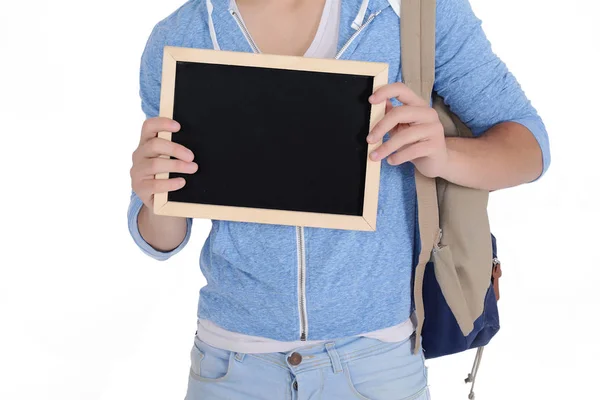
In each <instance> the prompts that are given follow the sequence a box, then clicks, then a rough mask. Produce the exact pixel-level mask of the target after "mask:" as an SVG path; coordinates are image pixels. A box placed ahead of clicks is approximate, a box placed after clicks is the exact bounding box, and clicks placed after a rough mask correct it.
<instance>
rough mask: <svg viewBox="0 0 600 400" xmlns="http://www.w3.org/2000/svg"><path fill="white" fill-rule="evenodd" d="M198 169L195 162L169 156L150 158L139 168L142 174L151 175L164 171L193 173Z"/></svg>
mask: <svg viewBox="0 0 600 400" xmlns="http://www.w3.org/2000/svg"><path fill="white" fill-rule="evenodd" d="M197 170H198V164H196V163H195V162H185V161H181V160H177V159H169V158H162V157H157V158H150V159H148V160H147V161H146V162H145V163H144V164H143V166H142V167H141V168H140V174H142V176H152V175H156V174H161V173H164V172H169V173H170V172H178V173H182V174H193V173H194V172H196V171H197Z"/></svg>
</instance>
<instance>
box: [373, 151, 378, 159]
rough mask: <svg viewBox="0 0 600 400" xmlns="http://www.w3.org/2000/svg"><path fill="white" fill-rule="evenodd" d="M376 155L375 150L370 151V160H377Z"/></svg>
mask: <svg viewBox="0 0 600 400" xmlns="http://www.w3.org/2000/svg"><path fill="white" fill-rule="evenodd" d="M378 156H379V155H378V154H377V152H376V151H374V152H372V153H371V160H373V161H377V157H378Z"/></svg>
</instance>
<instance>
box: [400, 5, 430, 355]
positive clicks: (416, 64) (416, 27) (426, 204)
mask: <svg viewBox="0 0 600 400" xmlns="http://www.w3.org/2000/svg"><path fill="white" fill-rule="evenodd" d="M401 1H402V5H401V7H402V9H401V12H400V15H401V23H400V37H401V52H400V54H401V57H402V79H403V81H404V83H405V84H406V85H407V86H408V87H409V88H410V89H411V90H412V91H414V92H415V93H417V94H418V95H419V96H421V97H422V98H423V99H425V100H427V101H429V100H430V99H431V93H432V91H433V82H434V79H435V12H436V0H401ZM415 183H416V187H417V206H418V218H419V232H420V238H421V253H420V254H419V261H418V264H417V267H416V270H415V277H414V299H415V313H416V317H417V332H416V341H415V353H417V352H418V351H419V349H420V345H421V331H422V329H423V321H424V319H425V312H424V309H423V278H424V275H425V266H426V265H427V263H428V262H429V260H430V258H431V252H432V250H433V248H434V246H435V245H436V244H437V243H438V242H439V239H440V238H439V235H440V222H439V214H438V201H437V192H436V184H435V179H431V178H427V177H425V176H424V175H422V174H421V173H420V172H419V171H417V170H416V169H415Z"/></svg>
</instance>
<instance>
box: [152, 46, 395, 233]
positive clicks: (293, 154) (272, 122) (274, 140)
mask: <svg viewBox="0 0 600 400" xmlns="http://www.w3.org/2000/svg"><path fill="white" fill-rule="evenodd" d="M386 82H387V64H382V63H368V62H355V61H339V60H320V59H309V58H303V57H289V56H273V55H264V54H249V53H234V52H224V51H214V50H200V49H190V48H182V47H170V46H167V47H165V50H164V58H163V78H162V83H161V107H160V115H161V116H165V117H168V118H173V119H174V120H176V121H178V122H179V123H180V125H181V129H180V131H179V132H177V133H174V134H171V133H168V132H161V133H160V134H159V136H160V137H164V138H167V139H169V140H172V141H173V142H177V143H180V144H182V145H183V146H185V147H187V148H189V149H190V150H192V151H193V152H194V155H195V159H194V160H195V162H196V163H197V164H198V166H199V168H198V171H197V172H196V173H194V174H191V175H190V174H178V173H171V174H158V175H157V176H156V178H157V179H167V178H174V177H179V176H181V177H184V178H185V179H186V185H185V186H184V187H183V188H182V189H180V190H177V191H172V192H168V193H161V194H157V195H155V203H154V211H155V213H157V214H161V215H176V216H186V217H195V218H211V219H223V220H233V221H244V222H259V223H271V224H282V225H300V226H312V227H324V228H336V229H356V230H374V229H375V227H376V215H377V195H378V190H379V170H380V163H379V162H373V161H371V160H370V159H369V157H368V154H369V153H370V151H371V149H372V148H373V147H374V146H376V145H378V144H368V143H367V142H366V136H367V134H368V133H369V131H370V129H371V128H372V127H373V126H374V124H375V123H377V121H379V120H380V119H381V118H382V117H383V114H384V107H385V106H384V105H376V106H372V105H371V104H370V103H369V102H368V98H369V96H370V95H371V94H372V93H373V91H374V89H376V88H377V87H378V86H381V85H383V84H385V83H386Z"/></svg>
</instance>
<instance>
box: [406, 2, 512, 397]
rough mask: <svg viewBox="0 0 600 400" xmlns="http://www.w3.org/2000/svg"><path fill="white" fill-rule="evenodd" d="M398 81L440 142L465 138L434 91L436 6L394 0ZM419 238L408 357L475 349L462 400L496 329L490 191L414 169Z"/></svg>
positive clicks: (461, 125) (496, 273)
mask: <svg viewBox="0 0 600 400" xmlns="http://www.w3.org/2000/svg"><path fill="white" fill-rule="evenodd" d="M400 15H401V21H402V22H401V24H400V25H401V27H400V36H401V63H402V80H403V82H404V83H405V84H406V85H407V86H408V87H409V88H410V89H411V90H413V91H414V92H415V93H417V94H418V95H420V96H421V97H422V98H424V99H431V104H432V107H433V108H434V109H435V110H436V111H437V113H438V115H439V118H440V121H441V123H442V125H443V126H444V134H445V135H446V136H459V137H472V136H473V134H472V132H471V131H470V130H469V128H468V127H467V126H466V125H465V124H464V123H463V122H462V121H461V120H460V119H459V118H458V117H457V116H456V115H455V114H453V113H452V112H451V111H450V109H449V108H448V107H447V106H446V104H445V103H444V100H443V99H442V98H441V97H439V96H438V95H437V94H436V93H435V92H434V91H433V85H434V79H435V43H436V42H435V30H436V28H435V27H436V23H435V22H436V18H435V17H436V0H402V1H401V14H400ZM415 183H416V190H417V208H418V211H417V218H418V224H417V225H418V228H419V232H418V236H417V238H418V240H417V246H416V255H418V260H415V261H416V262H415V264H416V267H415V269H414V274H413V299H414V306H415V316H416V319H417V328H416V341H415V343H416V345H415V352H417V351H418V350H419V346H420V344H421V345H422V346H423V354H424V356H425V358H435V357H441V356H445V355H449V354H454V353H458V352H462V351H465V350H468V349H472V348H477V355H476V357H475V362H474V364H473V369H472V371H471V373H470V374H469V375H468V377H467V379H465V382H466V383H468V382H471V383H472V385H471V392H470V394H469V399H474V398H475V394H474V392H473V386H474V384H475V377H476V374H477V370H478V368H479V363H480V361H481V356H482V354H483V346H485V345H487V344H488V343H489V341H490V340H491V338H492V337H493V336H494V335H495V334H496V333H497V332H498V330H499V329H500V324H499V318H498V308H497V303H496V302H497V300H498V299H499V289H498V278H499V277H500V275H501V269H500V262H499V261H498V258H497V254H496V238H495V237H494V236H493V235H492V234H491V232H490V226H489V219H488V214H487V204H488V197H489V192H488V191H487V190H478V189H472V188H467V187H462V186H458V185H455V184H453V183H451V182H448V181H445V180H443V179H440V178H436V179H430V178H427V177H425V176H423V175H422V174H421V173H420V172H419V171H418V170H416V169H415Z"/></svg>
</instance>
